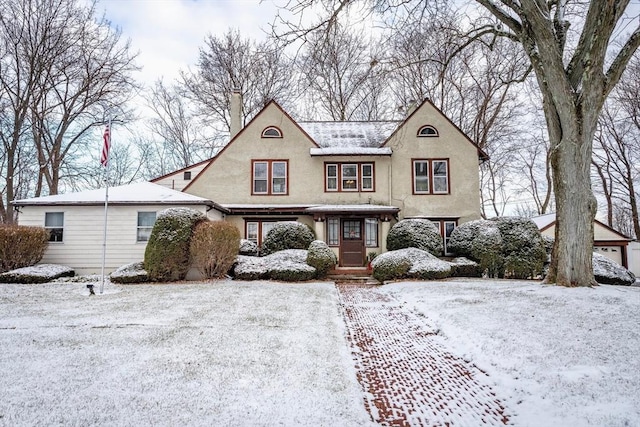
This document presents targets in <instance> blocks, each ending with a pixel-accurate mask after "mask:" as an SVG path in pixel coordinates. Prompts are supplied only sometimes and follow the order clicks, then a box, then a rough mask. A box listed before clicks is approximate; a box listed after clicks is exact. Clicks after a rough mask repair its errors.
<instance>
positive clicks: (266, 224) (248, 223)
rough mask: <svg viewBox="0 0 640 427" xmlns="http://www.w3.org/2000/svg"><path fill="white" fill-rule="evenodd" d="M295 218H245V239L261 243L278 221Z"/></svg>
mask: <svg viewBox="0 0 640 427" xmlns="http://www.w3.org/2000/svg"><path fill="white" fill-rule="evenodd" d="M295 220H296V218H290V219H288V218H287V219H278V220H273V219H270V220H262V219H247V220H245V229H244V233H245V234H244V235H245V239H247V240H251V241H252V242H254V243H255V244H256V245H258V246H260V245H262V242H264V238H265V237H267V233H268V232H269V231H270V230H271V229H272V228H273V227H274V226H275V225H276V224H278V223H280V222H290V221H295Z"/></svg>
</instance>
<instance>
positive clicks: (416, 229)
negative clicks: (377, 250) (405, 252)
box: [387, 219, 443, 256]
mask: <svg viewBox="0 0 640 427" xmlns="http://www.w3.org/2000/svg"><path fill="white" fill-rule="evenodd" d="M405 248H417V249H422V250H424V251H428V252H430V253H432V254H433V255H436V256H439V255H442V250H443V245H442V236H440V231H439V230H438V228H437V227H436V225H435V224H434V223H432V222H431V221H429V220H428V219H403V220H401V221H399V222H397V223H396V224H394V226H393V227H391V230H389V235H388V236H387V249H388V250H390V251H395V250H398V249H405Z"/></svg>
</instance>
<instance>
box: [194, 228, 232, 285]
mask: <svg viewBox="0 0 640 427" xmlns="http://www.w3.org/2000/svg"><path fill="white" fill-rule="evenodd" d="M239 248H240V232H239V231H238V229H237V228H236V227H235V226H234V225H233V224H229V223H228V222H223V221H202V222H200V223H198V224H197V225H196V226H195V229H194V230H193V236H192V237H191V244H190V249H189V251H190V254H191V260H192V264H193V266H194V267H196V268H197V269H198V271H200V273H202V275H203V276H204V277H206V278H208V279H215V278H220V277H224V276H225V275H226V274H227V273H228V272H229V270H230V269H231V267H232V266H233V264H234V262H235V261H236V258H237V257H238V252H239Z"/></svg>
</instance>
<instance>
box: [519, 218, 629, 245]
mask: <svg viewBox="0 0 640 427" xmlns="http://www.w3.org/2000/svg"><path fill="white" fill-rule="evenodd" d="M531 220H532V221H533V222H534V223H535V224H536V225H537V226H538V230H540V231H544V230H547V229H548V228H550V227H552V226H554V225H555V224H556V214H555V213H549V214H545V215H539V216H535V217H533V218H531ZM593 222H594V223H595V224H596V225H598V226H600V227H602V228H604V229H606V230H608V231H610V232H612V233H614V234H616V235H617V236H619V237H620V239H619V240H627V241H631V240H632V239H631V238H630V237H629V236H625V235H624V234H622V233H620V232H619V231H617V230H615V229H614V228H611V227H609V226H608V225H607V224H605V223H603V222H600V221H598V220H597V219H594V220H593Z"/></svg>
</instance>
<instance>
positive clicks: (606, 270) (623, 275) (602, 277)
mask: <svg viewBox="0 0 640 427" xmlns="http://www.w3.org/2000/svg"><path fill="white" fill-rule="evenodd" d="M593 275H594V276H595V278H596V282H598V283H602V284H605V285H623V286H630V285H633V284H634V283H635V281H636V277H635V276H634V274H633V273H632V272H630V271H629V270H627V269H626V268H624V267H623V266H621V265H620V264H618V263H617V262H615V261H613V260H611V259H609V258H607V257H606V256H604V255H600V254H597V253H594V254H593Z"/></svg>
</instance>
